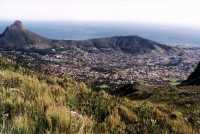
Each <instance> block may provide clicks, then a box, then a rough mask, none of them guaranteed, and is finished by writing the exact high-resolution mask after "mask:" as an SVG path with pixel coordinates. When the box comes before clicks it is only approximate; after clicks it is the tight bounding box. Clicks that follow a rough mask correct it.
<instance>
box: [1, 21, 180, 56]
mask: <svg viewBox="0 0 200 134" xmlns="http://www.w3.org/2000/svg"><path fill="white" fill-rule="evenodd" d="M0 47H1V48H9V49H31V48H35V49H49V48H61V47H62V48H65V49H64V50H66V49H73V50H75V51H77V50H82V51H86V52H95V53H99V52H103V53H108V54H109V53H110V52H111V53H113V52H117V53H119V52H122V53H129V54H134V55H137V54H146V53H153V54H179V53H180V51H181V50H180V49H178V48H175V47H170V46H166V45H162V44H159V43H157V42H154V41H151V40H148V39H144V38H141V37H138V36H116V37H109V38H99V39H91V40H82V41H62V40H50V39H46V38H44V37H42V36H40V35H37V34H35V33H33V32H31V31H29V30H27V29H26V28H24V26H23V24H22V22H21V21H15V22H14V23H13V24H12V25H11V26H9V27H7V28H6V30H5V31H4V32H3V33H2V34H1V35H0ZM74 48H75V49H74Z"/></svg>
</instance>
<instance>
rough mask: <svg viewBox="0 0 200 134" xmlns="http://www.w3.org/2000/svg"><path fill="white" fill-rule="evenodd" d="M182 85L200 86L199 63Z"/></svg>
mask: <svg viewBox="0 0 200 134" xmlns="http://www.w3.org/2000/svg"><path fill="white" fill-rule="evenodd" d="M182 84H183V85H200V63H199V64H198V65H197V67H196V69H195V70H194V72H193V73H191V75H190V76H189V77H188V79H187V80H185V81H183V83H182Z"/></svg>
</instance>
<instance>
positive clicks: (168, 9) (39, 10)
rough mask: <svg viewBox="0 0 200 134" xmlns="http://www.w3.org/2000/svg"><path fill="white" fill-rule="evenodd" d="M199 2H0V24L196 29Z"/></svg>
mask: <svg viewBox="0 0 200 134" xmlns="http://www.w3.org/2000/svg"><path fill="white" fill-rule="evenodd" d="M199 6H200V0H0V20H16V19H20V20H34V21H105V22H107V21H112V22H113V21H120V22H143V23H160V24H172V25H186V26H193V27H198V28H199V27H200V15H199V13H200V8H199Z"/></svg>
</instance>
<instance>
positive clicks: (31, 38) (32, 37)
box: [0, 21, 51, 49]
mask: <svg viewBox="0 0 200 134" xmlns="http://www.w3.org/2000/svg"><path fill="white" fill-rule="evenodd" d="M0 47H1V48H10V49H28V48H38V49H45V48H50V47H51V45H50V41H49V40H48V39H46V38H44V37H41V36H39V35H37V34H35V33H33V32H31V31H29V30H27V29H25V28H24V26H23V24H22V22H21V21H15V22H14V23H13V24H12V25H10V26H9V27H7V28H6V29H5V31H4V32H3V33H2V34H1V35H0Z"/></svg>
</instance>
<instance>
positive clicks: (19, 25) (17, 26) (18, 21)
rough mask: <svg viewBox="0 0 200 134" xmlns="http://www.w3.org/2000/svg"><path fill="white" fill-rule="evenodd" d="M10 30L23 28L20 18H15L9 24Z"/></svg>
mask: <svg viewBox="0 0 200 134" xmlns="http://www.w3.org/2000/svg"><path fill="white" fill-rule="evenodd" d="M8 28H9V29H10V30H23V29H24V26H23V24H22V22H21V21H20V20H16V21H15V22H14V23H13V24H12V25H11V26H9V27H8Z"/></svg>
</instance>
